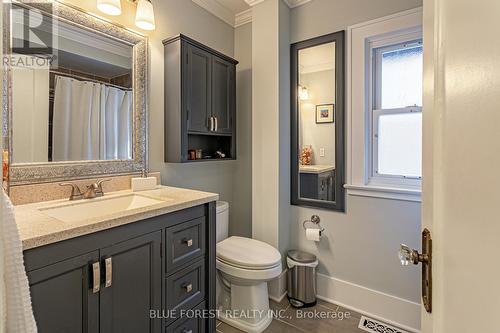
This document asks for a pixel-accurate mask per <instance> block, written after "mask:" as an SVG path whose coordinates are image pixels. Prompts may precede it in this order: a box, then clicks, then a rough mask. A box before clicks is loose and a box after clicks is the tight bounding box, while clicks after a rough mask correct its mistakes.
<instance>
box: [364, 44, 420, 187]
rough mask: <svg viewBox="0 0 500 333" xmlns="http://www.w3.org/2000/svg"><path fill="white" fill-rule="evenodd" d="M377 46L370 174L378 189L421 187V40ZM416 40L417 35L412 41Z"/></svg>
mask: <svg viewBox="0 0 500 333" xmlns="http://www.w3.org/2000/svg"><path fill="white" fill-rule="evenodd" d="M404 37H405V36H402V37H400V38H397V39H399V41H398V42H396V43H395V42H394V38H393V39H391V40H389V41H387V40H386V41H385V42H378V43H374V44H372V48H371V50H372V51H371V55H372V59H371V63H372V66H373V75H372V84H371V88H372V89H371V90H372V103H371V107H370V109H369V110H370V112H371V115H370V117H369V118H370V119H371V124H372V128H371V166H372V167H371V174H370V177H369V178H370V179H369V182H370V183H371V184H374V185H392V186H397V187H420V183H421V178H422V76H423V63H422V61H423V52H422V51H423V49H422V40H421V39H414V38H413V39H408V38H409V37H408V36H406V40H404V41H401V39H404ZM412 37H414V36H412Z"/></svg>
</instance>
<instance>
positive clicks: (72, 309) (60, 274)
mask: <svg viewBox="0 0 500 333" xmlns="http://www.w3.org/2000/svg"><path fill="white" fill-rule="evenodd" d="M98 261H99V252H98V251H95V252H91V253H87V254H84V255H81V256H78V257H74V258H71V259H67V260H64V261H61V262H58V263H56V264H52V265H49V266H46V267H43V268H40V269H36V270H33V271H30V272H28V280H29V284H30V290H31V302H32V304H33V312H34V314H35V319H36V323H37V326H38V332H40V333H80V332H87V333H97V332H99V291H96V292H95V293H94V292H93V289H92V285H93V278H94V275H93V274H92V264H93V263H98ZM97 273H98V272H97ZM97 276H99V274H97ZM96 282H97V283H98V284H100V276H99V277H98V278H97V281H96Z"/></svg>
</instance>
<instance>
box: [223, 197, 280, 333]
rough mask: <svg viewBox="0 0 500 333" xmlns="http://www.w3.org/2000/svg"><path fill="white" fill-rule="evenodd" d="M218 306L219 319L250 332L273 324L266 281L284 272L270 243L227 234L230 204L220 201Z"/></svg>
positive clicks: (255, 332) (277, 252) (255, 331)
mask: <svg viewBox="0 0 500 333" xmlns="http://www.w3.org/2000/svg"><path fill="white" fill-rule="evenodd" d="M216 225H217V227H216V228H217V275H218V276H217V308H218V310H220V312H219V319H220V320H222V321H223V322H225V323H227V324H228V325H231V326H233V327H236V328H238V329H240V330H242V331H245V332H249V333H260V332H262V331H264V330H265V329H266V328H267V327H268V326H269V324H271V321H272V316H271V313H270V311H269V298H268V294H267V282H268V281H270V280H273V279H274V278H276V277H278V276H279V275H280V274H281V255H280V253H279V251H278V250H277V249H275V248H274V247H272V246H271V245H269V244H267V243H264V242H261V241H258V240H255V239H251V238H245V237H235V236H232V237H229V238H228V237H227V236H228V227H229V204H228V203H227V202H223V201H218V202H217V224H216Z"/></svg>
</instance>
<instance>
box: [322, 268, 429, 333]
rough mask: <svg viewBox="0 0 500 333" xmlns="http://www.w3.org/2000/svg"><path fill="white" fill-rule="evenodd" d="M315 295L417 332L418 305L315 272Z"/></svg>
mask: <svg viewBox="0 0 500 333" xmlns="http://www.w3.org/2000/svg"><path fill="white" fill-rule="evenodd" d="M317 279H318V280H317V282H318V298H319V299H321V300H324V301H326V302H330V303H335V304H338V305H340V306H342V307H344V308H346V309H349V310H352V311H356V312H359V313H361V314H364V315H366V316H368V317H372V318H374V319H378V320H380V321H383V322H386V323H387V324H391V325H393V326H397V327H400V328H402V329H404V330H407V331H410V332H415V333H418V332H420V311H421V310H420V304H419V303H415V302H411V301H408V300H406V299H403V298H399V297H396V296H392V295H389V294H386V293H382V292H380V291H377V290H373V289H369V288H366V287H363V286H360V285H357V284H354V283H350V282H347V281H344V280H340V279H336V278H333V277H331V276H328V275H325V274H320V273H318V274H317Z"/></svg>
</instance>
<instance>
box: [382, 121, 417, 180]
mask: <svg viewBox="0 0 500 333" xmlns="http://www.w3.org/2000/svg"><path fill="white" fill-rule="evenodd" d="M377 139H378V163H377V164H378V165H377V172H378V173H379V174H382V175H397V176H405V177H421V176H422V113H421V112H405V113H389V114H381V115H380V116H379V117H378V131H377Z"/></svg>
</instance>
